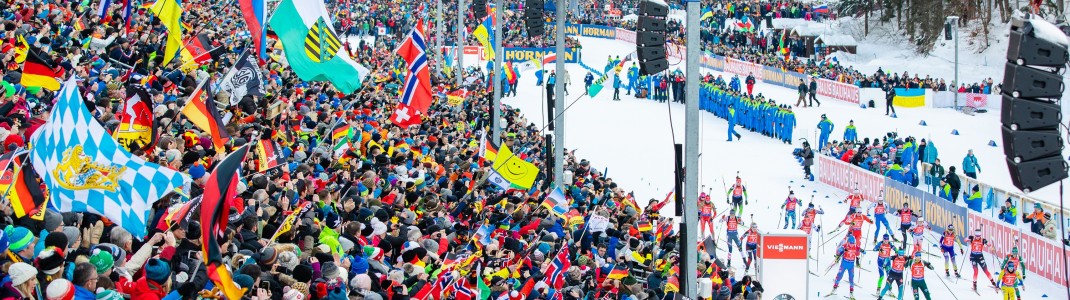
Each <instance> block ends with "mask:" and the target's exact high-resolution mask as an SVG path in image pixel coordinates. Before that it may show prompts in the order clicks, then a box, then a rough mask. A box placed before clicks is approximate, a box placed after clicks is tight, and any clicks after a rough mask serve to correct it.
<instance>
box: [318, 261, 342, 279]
mask: <svg viewBox="0 0 1070 300" xmlns="http://www.w3.org/2000/svg"><path fill="white" fill-rule="evenodd" d="M338 272H339V270H338V266H337V265H335V264H334V262H325V263H322V264H320V273H322V274H323V279H327V280H334V279H336V278H338V275H339V274H338Z"/></svg>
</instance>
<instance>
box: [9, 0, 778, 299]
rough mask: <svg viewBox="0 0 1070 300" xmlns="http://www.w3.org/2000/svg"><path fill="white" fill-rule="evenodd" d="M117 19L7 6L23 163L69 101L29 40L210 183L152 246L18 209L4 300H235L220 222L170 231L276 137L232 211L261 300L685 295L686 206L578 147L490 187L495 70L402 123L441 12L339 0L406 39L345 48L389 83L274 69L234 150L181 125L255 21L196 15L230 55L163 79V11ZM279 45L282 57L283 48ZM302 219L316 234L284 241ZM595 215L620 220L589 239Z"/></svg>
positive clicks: (727, 287) (221, 98)
mask: <svg viewBox="0 0 1070 300" xmlns="http://www.w3.org/2000/svg"><path fill="white" fill-rule="evenodd" d="M97 5H99V3H98V2H91V3H86V4H84V5H83V4H81V3H79V2H77V1H46V2H42V1H30V0H14V1H7V2H3V3H0V10H3V11H4V12H5V20H4V21H3V30H4V34H3V46H4V47H3V49H2V54H3V55H2V59H3V65H4V66H6V68H5V69H4V70H3V76H2V77H3V79H4V84H3V86H4V93H3V94H0V115H2V118H0V127H2V128H3V130H0V134H2V135H3V137H2V138H0V139H2V140H3V143H4V145H5V147H4V149H3V151H4V152H9V151H13V150H14V149H17V148H18V147H22V146H25V145H26V141H27V140H29V137H30V136H31V135H32V134H33V132H34V131H35V130H36V128H38V127H39V126H41V125H42V124H43V123H44V122H45V120H47V119H48V116H49V112H50V106H51V105H52V104H53V103H54V102H53V101H54V99H55V96H56V95H55V91H52V90H49V89H41V88H37V87H27V86H23V85H22V84H21V83H20V80H19V79H20V76H21V71H22V69H21V66H20V65H19V64H18V63H16V62H15V61H14V59H15V56H16V55H15V51H16V50H17V49H14V47H9V45H12V44H14V43H15V42H16V40H17V39H18V37H25V38H26V39H27V40H28V43H29V44H30V45H32V46H33V47H32V48H31V49H30V50H31V51H35V53H37V54H38V55H40V56H45V57H48V59H47V60H48V61H49V62H51V63H53V64H54V66H56V68H59V69H62V70H63V71H64V72H65V73H67V74H72V75H74V76H76V78H78V80H77V81H76V82H77V83H76V84H77V87H73V88H75V89H76V93H78V94H79V95H80V96H81V97H82V98H83V99H86V101H85V102H86V103H85V104H86V106H88V108H89V110H90V111H92V112H93V114H94V117H95V118H96V119H97V121H99V122H100V123H102V124H105V126H107V127H108V128H115V126H117V124H118V123H119V122H118V120H117V115H119V114H120V113H122V112H123V111H124V108H123V106H124V103H125V102H126V100H128V98H129V97H130V95H125V93H124V90H125V89H126V88H130V87H132V86H140V87H143V88H144V89H146V90H147V91H148V94H149V95H150V97H151V98H152V101H151V105H150V106H151V107H150V108H149V111H151V112H152V114H153V116H154V117H155V120H156V122H153V124H152V125H151V126H152V127H153V128H154V129H155V130H156V132H158V136H157V137H156V141H155V143H154V145H152V146H149V147H146V148H144V149H135V150H134V151H132V152H133V153H134V155H137V156H140V157H142V158H143V159H145V161H150V162H157V163H159V164H160V165H162V166H165V167H167V168H170V169H173V170H176V171H179V172H182V173H184V174H186V175H188V176H189V177H190V178H191V179H192V180H193V183H192V187H191V188H190V189H189V192H188V194H183V193H174V194H172V196H168V197H165V198H163V199H161V200H159V201H158V202H156V203H155V204H154V205H153V206H152V212H151V215H150V218H149V222H148V224H149V226H148V227H149V228H148V232H149V233H148V234H147V235H146V236H135V235H134V234H132V233H131V232H130V230H127V229H124V228H123V227H121V226H118V225H117V224H116V223H115V222H113V221H112V220H108V219H107V218H104V217H102V216H99V215H95V214H90V213H75V212H56V211H52V210H46V212H45V213H44V215H43V218H42V219H41V220H37V219H34V218H32V217H31V216H30V215H25V216H17V215H16V214H15V213H13V212H12V206H10V205H6V204H5V205H0V210H2V211H3V214H2V218H0V223H2V224H3V225H4V226H6V228H5V230H4V234H3V235H0V251H2V252H3V253H4V255H3V256H2V257H0V260H2V262H3V267H2V268H0V271H2V275H3V276H2V278H0V284H2V286H0V295H2V297H3V299H72V298H74V299H107V300H116V299H124V298H129V299H134V300H158V299H197V298H199V297H203V298H220V297H221V295H220V294H219V293H220V291H219V289H218V288H216V289H213V287H212V286H213V285H212V284H211V282H209V280H208V277H209V275H208V272H209V270H207V268H206V265H205V264H204V263H203V262H202V261H201V257H202V255H201V253H199V252H200V251H201V245H202V243H203V242H204V241H205V240H206V237H204V236H202V234H201V232H202V231H201V227H202V226H207V225H206V224H200V223H199V222H198V221H196V220H200V218H199V217H198V216H196V215H197V214H199V213H200V209H195V210H194V212H193V217H192V218H190V220H189V221H188V222H186V221H183V222H176V223H173V224H172V223H168V222H165V221H167V220H170V219H169V218H170V217H168V215H169V214H171V213H174V210H175V209H176V208H180V207H182V206H183V205H184V204H185V203H190V202H187V201H190V200H191V199H197V198H198V197H201V196H204V193H205V192H206V190H209V189H210V187H208V186H206V184H207V183H208V177H209V174H211V173H212V172H213V170H214V169H215V168H216V167H217V166H218V164H219V162H220V161H221V160H222V159H223V158H224V157H225V156H226V154H227V153H229V152H230V151H233V150H234V149H236V148H238V147H240V146H242V145H243V144H245V143H247V142H250V141H260V140H270V141H273V142H276V143H278V144H279V145H280V146H281V149H279V150H280V151H281V152H282V153H283V156H284V157H285V159H284V161H283V162H282V163H281V165H280V166H279V167H278V168H276V169H270V170H268V171H265V172H258V171H257V167H256V163H255V162H254V161H253V159H249V160H248V161H246V163H244V164H243V165H242V167H241V169H242V170H241V172H240V173H241V174H243V180H242V181H241V183H239V184H238V188H237V193H238V195H237V197H236V198H233V199H225V200H226V201H228V202H229V204H228V205H227V206H229V207H231V209H230V215H229V217H228V220H229V226H227V227H226V228H221V230H222V231H223V235H222V236H223V238H220V239H217V242H218V243H220V244H221V252H222V256H223V258H224V261H225V265H226V267H227V269H229V270H230V272H231V273H232V274H233V277H232V278H233V281H234V282H235V283H236V284H237V285H238V286H239V287H241V288H243V289H244V291H243V296H242V299H259V300H264V299H269V298H270V299H277V300H280V299H285V300H301V299H347V298H349V299H358V300H359V299H369V300H375V299H400V300H405V299H411V298H417V299H427V298H434V299H439V300H441V299H475V298H474V296H473V295H478V296H476V297H479V299H482V300H485V299H523V298H524V297H527V298H529V299H548V300H549V299H566V300H578V299H588V298H599V299H662V298H664V297H666V295H667V294H672V293H674V292H676V291H677V290H678V289H679V287H678V286H679V280H678V279H677V274H679V272H681V270H678V269H677V268H675V267H674V266H675V265H676V263H675V261H676V260H677V258H678V254H677V250H676V244H677V243H676V241H677V235H676V233H675V232H674V231H673V230H672V229H671V228H672V227H671V226H667V225H669V224H670V223H669V221H668V219H667V218H666V217H664V216H661V215H660V214H659V211H660V209H661V208H662V207H664V206H665V205H666V204H667V203H668V202H671V199H664V200H662V199H651V200H650V202H649V203H650V204H649V205H648V206H646V207H639V206H638V205H637V204H636V202H635V199H634V198H633V197H632V195H631V194H630V193H629V192H628V191H627V190H626V187H622V186H618V185H617V184H616V183H615V182H614V181H613V179H611V178H607V177H605V176H604V175H603V174H601V173H600V172H599V171H598V170H597V169H596V168H594V167H593V166H592V165H591V164H590V162H588V161H587V160H585V159H579V158H577V157H575V156H573V155H572V154H571V153H573V152H574V151H575V149H571V150H570V152H569V153H570V154H568V155H567V157H566V158H565V166H564V168H565V169H566V172H567V173H568V174H570V177H569V178H560V179H557V181H556V182H550V180H548V179H547V178H546V175H545V172H543V173H542V174H540V175H539V176H538V178H537V180H536V184H535V185H534V187H533V188H532V189H530V190H516V189H513V190H502V189H500V188H498V187H497V186H496V185H491V184H486V183H485V181H484V180H483V179H484V178H486V175H487V173H488V172H489V171H490V169H489V168H490V164H489V163H487V162H484V157H483V156H482V155H481V151H480V148H481V146H480V145H482V144H484V141H483V139H482V138H481V136H483V133H484V131H485V128H486V126H487V125H488V124H487V123H488V119H489V116H490V109H491V107H489V105H488V104H487V101H484V99H486V97H487V91H488V90H489V89H486V88H484V85H485V82H486V78H488V76H487V74H484V73H482V72H480V70H478V69H470V70H466V71H467V72H468V73H467V74H466V75H465V76H467V77H470V78H472V80H470V81H466V82H467V85H468V87H471V88H472V89H470V93H469V96H468V97H465V98H463V99H462V101H461V102H460V103H456V104H450V103H449V102H447V101H444V100H443V99H442V98H443V97H442V96H443V94H445V93H446V92H448V91H453V90H454V89H456V88H459V87H457V86H447V84H448V82H445V81H442V80H441V78H439V77H437V76H436V77H435V78H434V79H433V80H434V83H435V85H434V86H435V88H434V91H433V93H434V94H435V97H436V98H438V100H436V101H434V104H433V105H432V106H431V108H430V110H429V111H428V112H427V114H426V115H425V116H424V118H423V122H422V124H420V125H418V126H412V127H409V128H399V127H397V126H394V125H392V124H391V122H390V121H389V120H388V116H390V114H391V112H392V111H393V109H394V107H395V105H396V103H397V94H398V92H397V90H398V86H399V85H400V81H399V79H398V78H397V77H396V76H394V73H395V72H394V70H395V69H396V68H395V67H394V65H395V64H396V57H395V56H394V54H393V53H392V50H393V49H395V48H397V45H398V43H400V41H401V40H402V38H403V37H404V36H405V34H406V33H405V28H406V27H411V26H412V25H411V24H413V22H412V21H413V19H414V18H417V17H418V16H413V14H411V13H412V12H414V7H420V6H421V5H422V4H421V3H417V2H408V1H398V2H382V3H374V4H372V3H358V2H356V1H347V2H331V3H328V6H329V8H330V11H331V12H332V13H334V14H336V15H335V17H336V21H337V20H344V21H340V22H342V23H348V24H338V26H337V27H338V28H339V29H340V32H349V33H351V34H355V35H359V34H361V33H365V32H368V31H369V30H372V29H373V28H375V27H379V26H383V27H385V28H387V29H386V30H387V32H386V34H385V35H380V36H379V38H377V39H376V40H375V42H374V43H368V42H363V41H361V42H352V43H351V42H350V41H346V42H344V44H345V46H344V49H345V50H346V51H348V52H349V53H350V54H351V55H352V57H354V60H356V61H358V62H360V63H362V64H364V65H366V66H368V67H369V68H370V69H371V71H372V75H371V76H370V77H369V80H366V81H365V83H364V86H362V87H361V88H360V89H359V90H358V91H357V92H355V93H352V94H348V95H345V94H342V93H340V92H338V91H337V90H335V89H334V88H333V87H332V86H331V84H328V83H325V82H306V81H302V80H300V79H298V78H297V77H296V75H295V74H294V73H293V71H292V70H290V68H289V67H288V66H287V65H286V64H285V63H283V62H280V61H278V59H277V58H275V57H272V58H271V59H268V60H267V61H265V62H264V63H263V65H262V68H263V70H264V71H263V72H264V74H263V75H264V87H265V88H266V96H264V97H255V96H247V97H245V98H242V99H240V101H239V102H238V103H237V104H236V105H226V104H227V103H228V101H226V100H227V99H228V98H227V97H228V95H227V93H225V92H219V91H217V93H216V98H215V100H218V101H217V102H218V103H221V104H220V105H219V109H220V110H221V111H220V114H224V115H228V117H227V120H228V122H226V125H225V127H226V128H225V129H226V131H227V132H228V133H229V136H230V139H229V141H228V142H227V143H226V145H225V146H224V147H222V148H216V147H213V146H212V136H211V135H210V134H208V133H206V132H202V131H201V130H200V129H198V127H196V126H193V125H192V124H190V122H189V120H186V118H184V117H183V115H182V113H181V111H182V107H184V106H185V103H186V101H188V99H189V97H190V96H191V95H192V94H193V93H194V92H195V91H196V90H197V89H196V87H197V86H199V83H200V82H204V81H205V80H213V81H216V82H218V79H219V78H220V77H221V76H222V74H223V73H226V71H227V69H228V68H230V67H231V66H232V65H233V64H234V63H235V61H236V59H237V57H238V55H239V54H240V53H243V52H244V51H246V50H247V49H249V48H250V47H251V41H250V40H249V39H248V38H241V37H240V36H242V35H241V34H240V33H241V32H242V31H243V30H245V25H244V21H243V19H242V17H241V12H240V11H239V9H238V8H237V6H236V5H231V4H230V3H215V2H209V1H183V2H182V4H181V5H182V7H183V10H184V11H185V12H184V13H183V16H182V21H183V23H184V24H185V25H186V26H188V27H189V28H187V29H186V31H185V35H186V36H187V37H188V36H196V35H197V34H199V33H204V34H206V37H207V39H208V40H209V41H210V44H211V45H209V46H210V47H213V49H218V51H219V52H221V53H220V54H219V55H218V56H215V57H213V59H212V61H211V62H209V63H204V64H203V65H202V64H200V63H198V64H197V66H195V67H192V68H190V67H189V66H188V65H184V63H183V62H182V61H181V60H179V59H175V60H174V61H173V62H170V63H168V64H161V63H162V60H161V56H162V55H157V54H159V53H162V51H164V49H165V44H166V43H165V40H166V38H165V36H166V31H167V29H166V27H165V26H163V25H162V24H160V23H159V22H156V21H153V20H154V17H153V16H152V13H150V12H147V11H146V9H144V8H138V7H135V8H134V9H133V11H134V13H133V14H132V15H133V17H131V18H129V20H126V19H123V10H124V8H123V7H122V4H121V3H119V2H118V1H113V2H112V3H111V6H110V7H109V8H106V9H104V11H105V13H104V17H103V18H100V17H98V16H95V14H96V11H97V10H98V7H97ZM417 11H418V10H417ZM402 12H404V13H402ZM347 14H348V15H350V16H354V15H355V16H356V17H355V18H349V19H346V18H345V16H346V15H347ZM127 23H129V24H130V25H129V26H127V25H126V24H127ZM373 24H374V26H373ZM77 27H81V28H77ZM76 28H77V29H76ZM343 28H344V29H343ZM375 30H378V29H377V28H376V29H375ZM268 50H269V51H270V52H273V53H278V51H279V49H278V45H276V44H274V43H272V44H271V45H270V46H268ZM287 50H294V49H287ZM300 50H301V49H297V51H300ZM298 55H304V53H300V54H298ZM432 66H434V67H436V68H437V65H436V64H432ZM436 70H437V69H436ZM432 73H434V74H437V73H438V72H432ZM450 82H452V81H450ZM208 88H210V89H214V88H213V87H212V85H209V87H208ZM502 111H503V114H502V118H503V120H504V122H503V123H504V125H505V128H504V129H503V134H502V140H503V143H502V145H501V147H506V146H507V147H509V148H510V149H512V152H513V153H515V154H516V157H519V158H522V159H525V160H527V161H530V162H532V163H533V164H534V165H536V166H538V167H540V168H542V169H543V170H547V169H549V167H548V166H547V165H546V162H545V161H544V159H543V158H544V155H545V154H544V149H543V148H542V146H543V145H544V141H543V140H542V135H541V133H542V128H536V127H535V125H534V124H533V123H531V121H529V120H528V119H526V118H525V117H523V116H522V115H520V114H519V112H518V111H517V110H514V109H511V108H508V107H502ZM339 123H342V124H349V125H350V126H351V128H353V130H355V131H356V133H355V134H354V135H355V136H356V137H359V138H356V139H355V140H356V141H357V142H354V143H353V145H352V148H351V149H350V150H349V151H346V152H345V153H343V154H342V155H341V156H335V155H334V151H332V149H331V146H333V143H334V142H337V141H338V140H335V138H333V137H331V132H330V131H331V130H332V129H334V127H333V126H332V124H339ZM133 146H136V145H131V147H133ZM254 157H256V156H254ZM257 159H264V158H262V157H259V158H257ZM554 185H559V186H561V187H562V188H563V189H564V194H566V195H567V199H568V203H567V204H563V206H566V207H567V208H568V213H567V214H566V215H565V216H561V215H558V214H556V213H552V212H551V211H549V210H547V209H546V208H545V207H544V206H542V205H540V204H541V203H542V202H543V201H544V197H543V195H545V194H546V193H549V192H550V190H551V189H550V187H551V186H554ZM288 216H294V219H295V220H296V221H295V222H296V223H295V224H294V225H293V226H292V227H290V228H289V229H288V230H281V229H282V228H284V227H286V226H284V222H286V219H287V217H288ZM595 220H608V221H607V223H601V224H600V225H599V226H598V228H597V229H592V228H589V227H594V226H588V225H592V223H594V222H595ZM286 224H288V223H286ZM639 225H643V226H639ZM651 226H653V227H654V228H657V230H652V229H651ZM277 232H281V234H279V235H278V236H277V237H274V236H273V235H274V233H277ZM207 238H208V239H210V238H213V237H207ZM700 256H701V257H702V259H701V263H700V266H699V268H700V269H701V270H707V271H708V273H709V274H712V275H714V276H713V277H714V278H715V279H714V288H715V291H716V292H715V294H716V295H717V298H716V299H727V298H728V296H730V295H742V294H757V293H759V292H760V290H761V289H760V286H758V285H757V283H756V282H753V281H752V280H750V278H749V277H748V276H737V275H736V274H734V273H729V271H727V270H722V269H721V268H720V265H718V264H716V263H714V261H713V260H711V258H710V257H709V254H708V253H706V252H702V254H701V255H700ZM711 265H712V266H714V267H710V266H711ZM555 268H556V269H555ZM212 272H217V271H216V270H212ZM740 275H743V274H740ZM520 293H524V294H523V295H521V294H520ZM752 297H753V296H752ZM232 300H233V299H232Z"/></svg>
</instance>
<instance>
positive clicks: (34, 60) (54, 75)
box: [22, 49, 64, 91]
mask: <svg viewBox="0 0 1070 300" xmlns="http://www.w3.org/2000/svg"><path fill="white" fill-rule="evenodd" d="M63 73H64V72H63V69H62V68H56V67H55V66H53V65H52V59H51V58H50V57H42V56H41V54H40V53H37V51H34V50H33V49H29V50H28V51H27V53H26V62H25V63H23V65H22V85H24V86H28V87H30V86H38V87H42V88H46V89H48V90H50V91H58V90H59V80H58V78H60V77H63Z"/></svg>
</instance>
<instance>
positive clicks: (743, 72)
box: [724, 58, 762, 80]
mask: <svg viewBox="0 0 1070 300" xmlns="http://www.w3.org/2000/svg"><path fill="white" fill-rule="evenodd" d="M724 71H725V72H729V73H732V74H736V75H739V76H741V77H746V76H747V75H754V79H757V80H762V65H759V64H755V63H750V62H745V61H742V60H738V59H734V58H726V59H725V63H724Z"/></svg>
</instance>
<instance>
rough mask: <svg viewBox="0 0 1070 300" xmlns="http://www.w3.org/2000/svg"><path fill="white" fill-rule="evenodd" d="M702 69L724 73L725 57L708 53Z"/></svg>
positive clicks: (703, 60)
mask: <svg viewBox="0 0 1070 300" xmlns="http://www.w3.org/2000/svg"><path fill="white" fill-rule="evenodd" d="M702 67H703V68H710V69H713V70H716V71H724V57H720V56H717V55H713V54H709V53H706V55H703V56H702Z"/></svg>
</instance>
